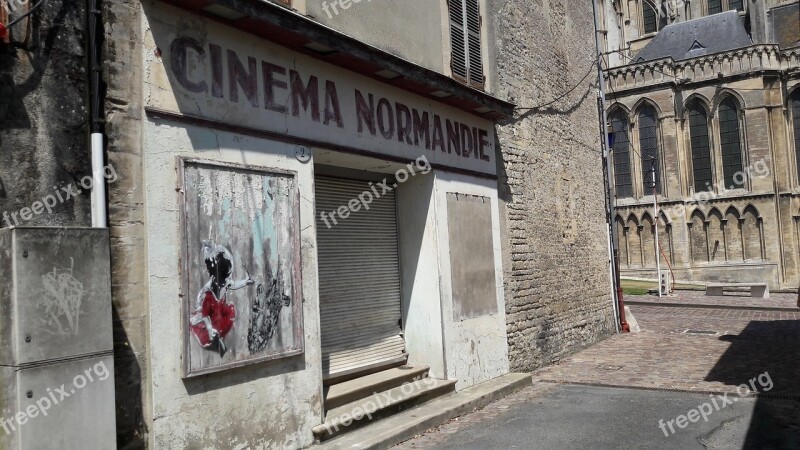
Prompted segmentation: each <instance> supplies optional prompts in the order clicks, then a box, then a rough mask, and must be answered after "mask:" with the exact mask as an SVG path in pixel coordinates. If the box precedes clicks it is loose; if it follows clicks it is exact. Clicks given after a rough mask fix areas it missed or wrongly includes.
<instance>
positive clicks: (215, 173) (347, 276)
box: [110, 1, 513, 448]
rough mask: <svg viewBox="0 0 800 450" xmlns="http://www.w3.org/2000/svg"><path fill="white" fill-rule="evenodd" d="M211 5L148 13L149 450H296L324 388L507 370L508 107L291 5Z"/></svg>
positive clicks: (310, 438) (309, 439) (144, 128)
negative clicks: (504, 141) (502, 218)
mask: <svg viewBox="0 0 800 450" xmlns="http://www.w3.org/2000/svg"><path fill="white" fill-rule="evenodd" d="M199 3H203V2H190V1H187V2H176V4H175V5H168V4H165V3H161V2H146V3H143V14H142V22H143V23H142V30H143V35H142V41H143V45H142V46H141V47H140V49H139V50H140V54H139V57H140V58H142V59H143V65H142V68H141V73H142V78H141V81H142V84H141V95H142V102H143V103H142V110H143V115H142V117H141V122H140V127H141V129H140V133H141V146H142V150H141V154H142V167H141V176H142V179H143V180H144V182H145V186H146V188H145V189H144V192H143V198H142V204H143V213H144V216H145V217H146V220H145V221H144V223H143V225H142V229H141V231H142V233H143V235H144V246H145V251H144V255H143V258H144V261H143V262H144V263H145V265H146V267H147V280H146V284H147V296H148V302H147V311H146V317H147V325H146V327H145V330H146V331H145V333H146V340H147V341H148V342H149V343H150V344H149V346H148V352H149V355H147V358H146V364H147V369H148V372H149V379H148V380H142V383H143V385H144V386H143V388H146V389H148V390H149V396H150V398H149V401H150V402H152V414H153V418H152V419H153V420H152V425H151V426H152V428H151V429H149V430H148V434H149V437H150V439H151V442H152V443H153V444H154V445H155V446H156V447H164V448H176V447H187V446H192V445H194V444H197V443H199V442H202V443H203V445H205V446H215V445H216V446H221V447H233V446H235V445H236V444H239V443H247V444H249V445H255V446H259V445H260V446H264V447H271V448H273V447H304V446H307V445H310V444H311V443H313V442H314V438H315V434H314V433H313V432H312V430H313V429H314V427H318V426H320V424H322V423H324V421H325V411H326V409H329V408H328V407H327V406H326V393H327V392H328V389H327V386H329V385H330V384H332V383H336V382H339V381H341V380H348V379H355V378H358V377H361V376H365V375H368V374H372V373H375V372H377V371H381V370H385V369H387V368H392V367H398V366H411V367H421V366H428V367H430V369H429V371H428V375H429V377H430V378H431V379H434V380H442V382H446V383H453V381H454V382H455V383H454V386H453V387H454V389H456V390H462V389H464V388H467V387H470V386H473V385H477V384H479V383H482V382H485V381H488V380H492V379H495V378H497V377H500V376H503V375H506V374H508V372H509V360H508V344H507V337H506V318H505V305H504V293H503V270H502V258H501V253H500V252H501V242H500V239H501V236H500V232H499V230H500V222H499V206H498V193H497V182H496V165H497V156H496V150H497V149H496V148H495V146H496V137H495V130H494V128H495V121H496V120H497V119H500V118H503V117H507V116H508V115H509V114H510V113H511V111H512V109H513V105H511V104H509V103H507V102H505V101H502V100H499V99H497V98H494V97H492V96H490V95H488V94H485V93H482V92H479V91H476V90H474V89H469V88H467V87H466V86H464V85H462V84H460V83H457V82H455V81H454V80H452V79H451V78H447V77H444V76H442V75H440V74H437V73H435V72H430V71H425V70H422V69H420V68H419V67H411V66H410V64H409V63H405V62H403V61H402V60H400V59H398V58H395V57H392V56H391V55H388V54H383V53H382V52H379V51H377V50H375V49H373V48H369V47H367V46H365V45H363V44H360V43H359V42H358V41H355V40H351V39H348V38H347V37H346V36H344V35H339V34H338V33H336V32H334V31H332V30H330V29H327V28H325V27H322V26H320V25H318V24H316V23H315V22H312V21H310V20H308V19H307V18H305V17H304V16H301V15H298V14H296V13H294V12H292V11H290V10H283V9H280V10H277V9H276V8H275V7H274V6H257V5H255V6H254V4H253V3H252V2H249V3H248V5H249V6H247V8H250V9H244V10H243V11H242V12H241V13H242V15H243V16H244V15H246V16H249V17H247V18H244V19H242V18H241V17H239V18H238V19H237V26H236V27H233V26H230V24H231V21H230V18H231V16H230V14H231V11H232V10H229V9H222V10H220V9H218V8H210V7H206V5H203V7H197V5H198V4H199ZM276 10H277V11H278V13H277V16H276V15H275V14H274V12H275V11H276ZM209 11H211V12H213V13H215V14H212V13H210V12H209ZM268 12H269V14H268ZM225 17H227V19H226V18H225ZM280 21H282V22H281V23H276V22H280ZM309 36H316V38H317V40H316V41H315V40H313V39H311V38H310V37H309ZM334 40H335V42H336V43H337V45H338V47H337V48H336V49H335V50H334V48H332V47H334V45H333V42H334ZM376 73H377V75H376ZM400 74H403V76H402V77H401V76H400ZM113 158H114V156H113V155H112V156H110V159H112V160H113ZM120 161H121V162H120V163H121V164H122V163H123V162H122V160H120ZM130 169H131V170H133V171H135V170H136V169H135V168H130ZM111 195H112V198H111V201H112V203H114V201H115V198H114V195H115V193H114V192H113V191H112V193H111ZM118 200H119V199H118ZM116 233H118V234H120V236H119V238H120V239H128V238H129V237H128V236H126V235H125V233H126V231H125V228H118V229H117V231H116ZM132 234H133V233H132ZM446 380H453V381H446ZM118 395H119V391H118ZM200 411H202V412H203V413H202V414H199V415H198V412H200ZM146 414H147V413H145V415H146ZM220 418H224V419H220ZM250 427H252V428H250Z"/></svg>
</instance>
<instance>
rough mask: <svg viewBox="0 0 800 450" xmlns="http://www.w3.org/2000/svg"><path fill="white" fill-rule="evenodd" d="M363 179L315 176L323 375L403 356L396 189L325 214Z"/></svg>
mask: <svg viewBox="0 0 800 450" xmlns="http://www.w3.org/2000/svg"><path fill="white" fill-rule="evenodd" d="M369 190H370V187H369V182H367V181H362V180H350V179H344V178H332V177H321V176H320V177H317V178H316V209H317V215H316V216H317V252H318V253H317V254H318V258H319V294H320V316H321V328H322V370H323V375H324V376H325V378H332V377H335V376H341V375H345V374H348V375H349V374H352V373H357V372H359V371H361V370H367V369H369V368H371V367H376V366H382V365H387V364H391V363H393V362H402V361H404V360H405V358H406V354H405V342H404V340H403V329H402V325H401V318H402V313H401V307H400V264H399V258H398V248H397V217H396V214H397V213H396V207H395V195H394V192H390V193H387V194H385V195H383V196H381V197H380V198H378V199H374V200H373V202H372V203H371V204H370V205H369V210H364V209H361V210H359V211H358V212H351V213H350V216H349V217H348V218H346V219H341V218H340V217H339V216H338V215H337V216H336V222H337V223H336V224H335V225H334V223H333V221H332V220H331V219H330V218H329V219H328V223H329V224H330V225H331V227H330V228H328V226H327V225H326V223H325V222H324V221H323V220H322V218H321V216H320V213H322V212H326V213H329V214H330V213H331V212H333V211H336V210H337V209H339V208H340V207H342V206H345V205H347V204H348V203H349V202H350V201H351V200H352V199H354V198H358V196H359V194H361V193H363V192H364V191H369Z"/></svg>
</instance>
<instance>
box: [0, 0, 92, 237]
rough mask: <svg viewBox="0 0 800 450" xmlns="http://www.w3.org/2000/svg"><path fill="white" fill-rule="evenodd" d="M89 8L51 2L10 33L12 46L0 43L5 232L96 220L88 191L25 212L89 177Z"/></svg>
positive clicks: (0, 206) (0, 188) (0, 205)
mask: <svg viewBox="0 0 800 450" xmlns="http://www.w3.org/2000/svg"><path fill="white" fill-rule="evenodd" d="M3 3H4V4H5V2H3ZM85 3H86V2H83V1H79V2H73V1H57V2H46V3H44V4H43V5H42V6H41V7H40V8H39V9H38V10H37V11H36V12H35V13H34V14H32V15H31V16H29V17H30V18H29V19H25V20H23V21H22V22H20V23H19V24H17V25H16V26H14V27H13V28H12V29H11V42H10V43H8V44H6V43H3V42H2V41H0V210H2V211H4V212H6V213H7V214H8V216H4V217H7V219H4V220H3V222H2V226H3V227H8V226H15V225H64V226H87V225H89V224H90V223H91V216H90V214H91V213H90V198H89V192H88V191H85V192H82V193H81V194H80V195H77V196H75V197H73V198H70V199H69V200H65V201H64V202H59V203H58V204H57V205H56V206H55V207H52V208H51V210H50V212H48V211H43V212H42V211H41V209H39V212H40V213H39V214H32V213H31V211H23V208H31V207H32V206H33V204H34V202H36V201H41V200H42V199H43V198H44V197H45V196H48V195H50V194H52V193H53V192H54V187H58V188H60V187H61V186H67V185H68V184H70V183H73V184H76V183H77V182H78V181H79V180H80V179H81V178H83V177H84V176H86V175H90V174H91V163H90V151H89V144H88V141H89V140H88V133H89V97H88V96H89V91H88V79H89V76H88V70H87V65H88V62H87V58H86V55H87V47H86V39H85V36H86V34H87V30H86V26H87V21H86V5H85ZM24 11H25V7H24V6H18V7H17V8H16V11H12V14H11V18H15V17H19V15H20V13H24ZM25 219H27V220H25Z"/></svg>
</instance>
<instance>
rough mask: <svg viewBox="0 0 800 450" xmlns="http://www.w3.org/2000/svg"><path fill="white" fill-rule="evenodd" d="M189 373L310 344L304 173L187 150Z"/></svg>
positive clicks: (184, 211) (184, 232)
mask: <svg viewBox="0 0 800 450" xmlns="http://www.w3.org/2000/svg"><path fill="white" fill-rule="evenodd" d="M178 169H179V183H180V194H181V201H180V210H181V211H180V212H181V224H180V226H181V239H182V246H183V260H182V268H181V269H182V278H183V280H182V282H183V285H182V290H183V296H182V297H181V301H182V302H183V308H182V315H183V320H182V324H183V330H182V334H183V342H184V376H186V377H191V376H196V375H202V374H206V373H210V372H216V371H221V370H226V369H230V368H234V367H240V366H244V365H249V364H254V363H258V362H262V361H267V360H274V359H279V358H285V357H289V356H294V355H299V354H302V353H303V345H304V342H303V329H302V328H303V317H302V314H303V313H302V311H303V310H302V306H303V296H302V292H301V284H302V283H301V269H300V267H301V262H300V208H299V198H300V194H299V190H298V186H297V174H296V173H294V172H290V171H284V170H278V169H270V168H262V167H255V166H250V165H247V166H244V165H239V164H231V163H222V162H217V161H205V160H198V159H187V158H179V159H178Z"/></svg>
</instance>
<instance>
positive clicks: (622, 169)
mask: <svg viewBox="0 0 800 450" xmlns="http://www.w3.org/2000/svg"><path fill="white" fill-rule="evenodd" d="M611 134H612V142H613V143H614V144H613V147H612V151H613V158H614V187H615V188H616V189H615V192H616V194H617V198H628V197H632V196H633V178H632V175H631V153H630V148H631V142H630V139H629V138H628V118H627V117H625V115H624V114H623V113H622V112H618V113H616V114H614V115H613V116H611Z"/></svg>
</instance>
